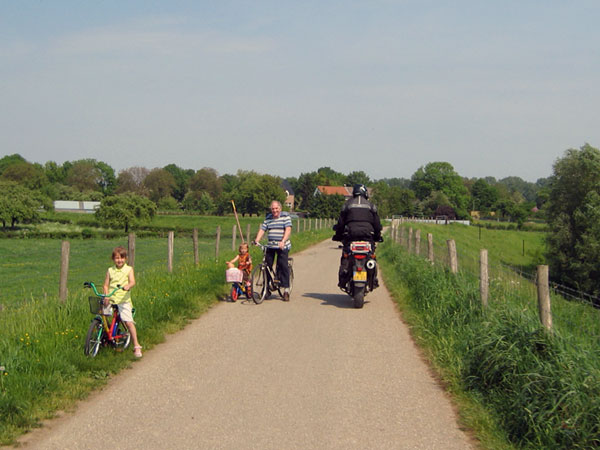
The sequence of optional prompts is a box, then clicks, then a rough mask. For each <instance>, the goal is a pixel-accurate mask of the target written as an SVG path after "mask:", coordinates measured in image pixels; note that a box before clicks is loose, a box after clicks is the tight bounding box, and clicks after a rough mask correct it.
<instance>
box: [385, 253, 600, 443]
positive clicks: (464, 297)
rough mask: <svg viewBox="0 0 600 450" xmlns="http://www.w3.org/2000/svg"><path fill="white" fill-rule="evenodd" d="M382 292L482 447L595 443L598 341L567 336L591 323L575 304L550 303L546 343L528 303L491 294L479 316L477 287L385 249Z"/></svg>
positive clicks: (599, 405)
mask: <svg viewBox="0 0 600 450" xmlns="http://www.w3.org/2000/svg"><path fill="white" fill-rule="evenodd" d="M378 257H379V261H380V263H381V268H382V271H383V274H384V276H385V280H386V285H387V286H388V287H389V288H390V290H391V292H392V295H393V296H394V298H395V299H396V301H397V302H398V304H399V305H400V308H401V309H402V311H403V317H404V318H405V320H406V321H407V322H408V323H409V325H410V327H411V331H412V334H413V336H414V338H415V339H416V341H417V342H418V343H419V345H420V346H421V347H422V348H423V349H424V351H425V353H426V355H427V357H428V358H429V360H430V361H431V363H432V365H433V366H434V368H435V370H436V371H437V373H438V374H439V375H440V377H441V379H442V380H443V382H444V383H445V384H446V386H447V387H448V389H449V391H450V392H451V393H452V394H453V396H454V398H455V399H456V400H457V403H458V405H459V409H460V416H461V421H462V422H463V423H464V424H465V426H467V427H468V428H469V429H471V430H473V432H474V433H475V435H476V436H477V438H478V439H479V440H480V441H481V443H482V445H483V447H485V448H492V449H504V448H531V449H534V448H535V449H539V448H592V447H597V446H598V445H599V444H600V425H599V424H600V359H599V358H598V356H599V351H598V335H585V336H582V335H581V331H580V329H579V328H573V327H569V326H568V324H569V323H577V322H576V321H577V320H583V321H592V320H595V321H596V322H597V320H598V317H597V312H596V311H593V310H590V308H588V313H587V314H582V310H581V306H582V305H579V304H570V303H568V302H565V301H559V300H558V299H554V298H553V302H555V303H553V307H554V305H555V304H556V306H557V310H560V314H561V315H562V317H567V318H569V319H568V320H564V321H563V323H564V325H563V324H556V326H555V331H554V334H550V333H547V332H546V331H544V330H543V329H542V328H541V326H540V324H539V320H538V318H537V312H536V307H535V298H529V297H528V298H523V297H522V294H521V291H519V290H511V291H509V290H505V289H495V287H494V285H492V286H491V292H490V298H491V299H493V300H492V301H491V302H490V306H489V307H488V308H487V309H485V310H484V309H483V308H482V307H481V304H480V301H479V290H478V283H479V282H478V280H477V278H476V277H474V276H472V275H470V274H469V273H468V272H463V273H459V274H458V275H452V274H450V273H449V271H448V270H446V269H444V268H443V267H442V266H437V265H436V266H432V265H431V264H430V263H428V262H427V261H426V260H424V259H421V258H417V257H415V256H410V255H408V254H407V253H406V251H405V250H403V249H402V248H401V247H400V246H397V245H393V244H391V243H389V242H386V243H385V244H384V245H382V246H381V247H380V250H379V253H378Z"/></svg>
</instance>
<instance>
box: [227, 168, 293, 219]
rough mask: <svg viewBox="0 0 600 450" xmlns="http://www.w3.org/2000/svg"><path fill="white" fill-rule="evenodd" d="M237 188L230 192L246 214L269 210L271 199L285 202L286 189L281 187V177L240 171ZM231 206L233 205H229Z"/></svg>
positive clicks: (239, 209)
mask: <svg viewBox="0 0 600 450" xmlns="http://www.w3.org/2000/svg"><path fill="white" fill-rule="evenodd" d="M237 177H238V179H239V184H238V186H237V189H236V190H235V191H233V192H230V193H228V194H229V195H231V197H232V198H229V199H227V200H228V201H230V200H234V201H235V204H236V208H237V210H238V211H239V212H240V213H241V214H242V216H244V215H245V214H250V215H252V214H258V215H261V214H264V213H265V212H266V211H268V210H269V206H270V204H271V201H273V200H278V201H279V202H281V204H283V202H284V201H285V191H284V190H283V188H282V187H281V178H279V177H274V176H271V175H260V174H258V173H256V172H254V171H241V170H240V171H238V173H237ZM229 208H231V206H229Z"/></svg>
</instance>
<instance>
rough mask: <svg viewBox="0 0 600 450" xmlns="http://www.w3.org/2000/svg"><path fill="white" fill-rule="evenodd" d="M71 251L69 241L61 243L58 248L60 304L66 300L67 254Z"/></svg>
mask: <svg viewBox="0 0 600 450" xmlns="http://www.w3.org/2000/svg"><path fill="white" fill-rule="evenodd" d="M70 250H71V244H70V243H69V241H62V244H61V247H60V283H59V286H58V298H59V299H60V301H61V302H63V303H64V302H65V301H66V300H67V295H68V293H69V292H68V289H67V279H68V278H69V252H70Z"/></svg>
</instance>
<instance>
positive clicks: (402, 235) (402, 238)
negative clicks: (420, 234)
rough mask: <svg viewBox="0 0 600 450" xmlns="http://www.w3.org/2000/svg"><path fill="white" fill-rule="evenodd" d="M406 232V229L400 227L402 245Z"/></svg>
mask: <svg viewBox="0 0 600 450" xmlns="http://www.w3.org/2000/svg"><path fill="white" fill-rule="evenodd" d="M405 232H406V228H404V227H400V238H399V240H400V245H404V233H405Z"/></svg>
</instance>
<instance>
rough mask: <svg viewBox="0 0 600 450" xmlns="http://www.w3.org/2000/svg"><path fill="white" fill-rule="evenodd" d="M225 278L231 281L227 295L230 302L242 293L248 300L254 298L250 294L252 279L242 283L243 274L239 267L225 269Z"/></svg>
mask: <svg viewBox="0 0 600 450" xmlns="http://www.w3.org/2000/svg"><path fill="white" fill-rule="evenodd" d="M225 279H226V280H227V282H228V283H231V291H230V294H229V297H230V298H231V301H232V302H235V301H236V300H237V299H238V298H240V297H241V296H242V295H245V296H246V298H247V299H248V300H254V301H256V300H255V299H254V296H253V295H252V280H250V283H249V284H246V283H244V276H243V273H242V271H241V270H239V269H235V268H233V269H227V270H226V271H225Z"/></svg>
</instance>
